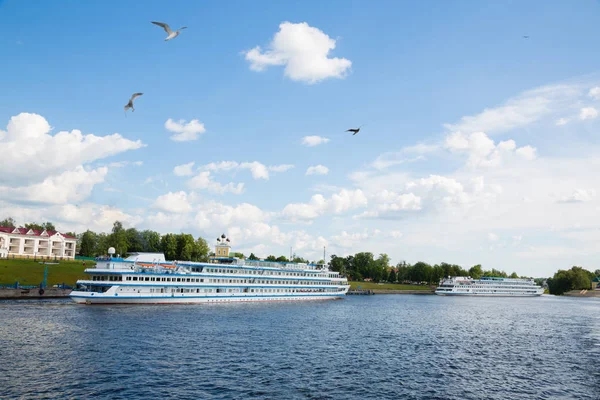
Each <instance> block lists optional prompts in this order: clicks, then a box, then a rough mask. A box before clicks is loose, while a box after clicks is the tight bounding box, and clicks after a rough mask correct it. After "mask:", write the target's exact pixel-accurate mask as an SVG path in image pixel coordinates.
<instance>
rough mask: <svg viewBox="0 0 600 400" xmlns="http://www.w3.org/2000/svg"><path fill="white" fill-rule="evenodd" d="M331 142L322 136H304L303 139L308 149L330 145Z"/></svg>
mask: <svg viewBox="0 0 600 400" xmlns="http://www.w3.org/2000/svg"><path fill="white" fill-rule="evenodd" d="M329 141H330V140H329V139H328V138H326V137H322V136H304V137H303V138H302V144H303V145H305V146H308V147H314V146H318V145H320V144H325V143H328V142H329Z"/></svg>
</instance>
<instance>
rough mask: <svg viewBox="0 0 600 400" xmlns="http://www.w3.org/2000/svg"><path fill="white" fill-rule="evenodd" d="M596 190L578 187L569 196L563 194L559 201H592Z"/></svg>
mask: <svg viewBox="0 0 600 400" xmlns="http://www.w3.org/2000/svg"><path fill="white" fill-rule="evenodd" d="M595 195H596V192H595V191H594V190H591V189H590V190H585V189H576V190H575V191H573V193H571V194H570V195H568V196H563V197H562V198H560V199H559V200H558V202H559V203H585V202H588V201H591V200H592V199H593V198H594V196H595Z"/></svg>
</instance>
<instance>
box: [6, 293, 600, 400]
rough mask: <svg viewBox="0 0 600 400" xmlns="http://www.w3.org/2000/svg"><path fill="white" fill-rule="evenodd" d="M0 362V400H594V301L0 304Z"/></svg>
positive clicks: (599, 309) (599, 313) (597, 308)
mask: <svg viewBox="0 0 600 400" xmlns="http://www.w3.org/2000/svg"><path fill="white" fill-rule="evenodd" d="M0 357H1V361H2V362H1V363H0V398H5V397H6V398H11V397H23V398H31V397H36V398H91V397H95V398H111V399H115V398H123V399H125V398H126V399H147V398H168V397H172V398H190V399H198V398H205V399H239V398H265V399H266V398H268V399H279V398H286V399H296V398H298V399H304V398H310V399H317V398H318V399H365V398H373V399H375V398H377V399H381V398H390V399H398V398H423V399H482V398H486V399H535V398H540V399H547V398H561V399H567V398H568V399H598V398H600V388H598V385H597V383H598V382H600V374H599V371H600V368H599V367H598V365H599V364H600V301H598V300H597V299H570V298H555V297H552V296H543V297H541V298H522V299H521V298H464V297H463V298H452V297H438V296H412V295H387V296H386V295H377V296H356V297H352V296H349V297H348V298H347V299H344V300H340V301H323V302H306V303H302V302H298V303H292V304H290V303H260V304H258V303H257V304H252V303H243V304H211V305H169V306H164V305H163V306H150V305H147V306H146V305H140V306H81V305H75V304H72V303H70V302H68V301H45V302H0ZM594 382H595V383H596V384H594Z"/></svg>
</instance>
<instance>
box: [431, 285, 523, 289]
mask: <svg viewBox="0 0 600 400" xmlns="http://www.w3.org/2000/svg"><path fill="white" fill-rule="evenodd" d="M495 286H496V287H498V288H501V289H527V288H531V287H532V285H527V286H513V285H501V286H498V285H495ZM440 287H447V288H453V287H456V288H460V289H465V288H473V289H489V288H490V286H479V285H448V284H446V285H441V286H440Z"/></svg>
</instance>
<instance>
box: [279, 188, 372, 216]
mask: <svg viewBox="0 0 600 400" xmlns="http://www.w3.org/2000/svg"><path fill="white" fill-rule="evenodd" d="M367 203H368V200H367V197H366V196H365V194H364V193H363V191H362V190H360V189H357V190H347V189H342V190H340V191H339V192H338V193H334V194H333V195H331V197H330V198H329V199H326V198H325V197H323V195H321V194H315V195H313V196H312V197H311V199H310V202H308V203H291V204H288V205H287V206H285V207H284V209H283V211H282V212H281V214H280V215H281V217H282V218H283V219H286V220H289V221H310V220H313V219H315V218H317V217H319V216H321V215H323V214H326V213H331V214H342V213H344V212H346V211H349V210H353V209H356V208H360V207H365V206H366V205H367Z"/></svg>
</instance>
